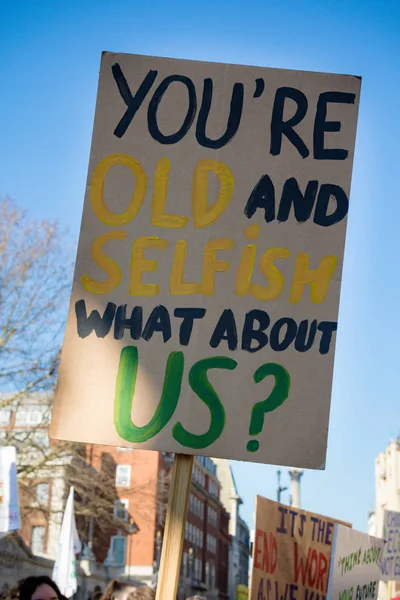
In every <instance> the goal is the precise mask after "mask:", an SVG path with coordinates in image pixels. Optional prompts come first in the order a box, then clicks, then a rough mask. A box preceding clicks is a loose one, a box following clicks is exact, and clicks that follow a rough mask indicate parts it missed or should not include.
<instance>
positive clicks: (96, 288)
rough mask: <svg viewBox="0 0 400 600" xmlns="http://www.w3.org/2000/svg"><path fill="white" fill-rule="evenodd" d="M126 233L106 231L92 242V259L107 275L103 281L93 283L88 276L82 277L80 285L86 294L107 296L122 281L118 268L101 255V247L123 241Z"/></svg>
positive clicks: (107, 257) (120, 230)
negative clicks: (115, 241)
mask: <svg viewBox="0 0 400 600" xmlns="http://www.w3.org/2000/svg"><path fill="white" fill-rule="evenodd" d="M125 238H126V231H123V230H122V229H117V230H115V229H114V230H113V231H107V232H106V233H103V234H102V235H99V237H97V238H95V239H94V240H93V242H92V252H91V253H92V258H93V260H94V262H95V263H96V265H98V266H99V267H100V268H101V269H103V271H105V272H106V273H107V275H108V279H106V280H105V281H95V280H94V279H92V278H91V277H89V275H82V277H81V283H82V286H83V287H84V288H85V290H86V291H87V292H90V293H91V294H108V293H109V292H111V291H112V290H113V289H115V288H116V287H117V286H118V285H119V284H120V283H121V281H122V271H121V269H120V268H119V266H118V265H117V264H116V263H115V262H114V261H113V260H112V259H111V258H110V257H109V256H107V255H106V254H104V253H103V246H104V244H106V243H107V242H109V241H111V240H124V239H125Z"/></svg>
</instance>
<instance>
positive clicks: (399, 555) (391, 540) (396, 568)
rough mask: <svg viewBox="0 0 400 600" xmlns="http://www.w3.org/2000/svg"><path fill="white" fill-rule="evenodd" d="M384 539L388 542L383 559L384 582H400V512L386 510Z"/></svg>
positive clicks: (382, 576)
mask: <svg viewBox="0 0 400 600" xmlns="http://www.w3.org/2000/svg"><path fill="white" fill-rule="evenodd" d="M383 519H384V521H383V538H384V539H385V540H386V544H385V547H384V549H383V558H382V575H381V580H382V581H400V512H396V511H394V510H385V511H384V517H383Z"/></svg>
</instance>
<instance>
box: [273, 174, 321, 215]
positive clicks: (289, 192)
mask: <svg viewBox="0 0 400 600" xmlns="http://www.w3.org/2000/svg"><path fill="white" fill-rule="evenodd" d="M317 190H318V181H316V180H312V181H309V182H308V183H307V187H306V191H305V192H304V194H302V193H301V191H300V188H299V184H298V183H297V180H296V179H295V178H294V177H291V178H290V179H287V181H285V183H284V185H283V190H282V196H281V201H280V203H279V211H278V221H281V222H284V221H287V220H288V218H289V214H290V209H291V208H292V205H293V208H294V216H295V217H296V220H297V221H298V222H299V223H304V222H305V221H307V220H308V219H309V218H310V216H311V211H312V209H313V207H314V202H315V196H316V195H317Z"/></svg>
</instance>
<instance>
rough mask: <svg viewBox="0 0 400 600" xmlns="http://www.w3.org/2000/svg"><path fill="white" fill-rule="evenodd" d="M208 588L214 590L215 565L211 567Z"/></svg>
mask: <svg viewBox="0 0 400 600" xmlns="http://www.w3.org/2000/svg"><path fill="white" fill-rule="evenodd" d="M210 579H211V581H210V587H211V588H215V565H214V564H212V565H211V577H210Z"/></svg>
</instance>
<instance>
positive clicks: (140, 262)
mask: <svg viewBox="0 0 400 600" xmlns="http://www.w3.org/2000/svg"><path fill="white" fill-rule="evenodd" d="M146 248H156V249H157V250H166V249H167V248H168V241H167V240H163V239H161V238H158V237H140V238H136V240H135V241H134V244H133V248H132V258H131V277H130V284H129V293H130V295H131V296H157V294H158V292H159V291H160V287H159V286H158V285H155V284H150V283H142V274H143V273H154V271H155V270H156V269H157V263H156V261H155V260H149V259H147V258H145V257H144V251H145V250H146Z"/></svg>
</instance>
